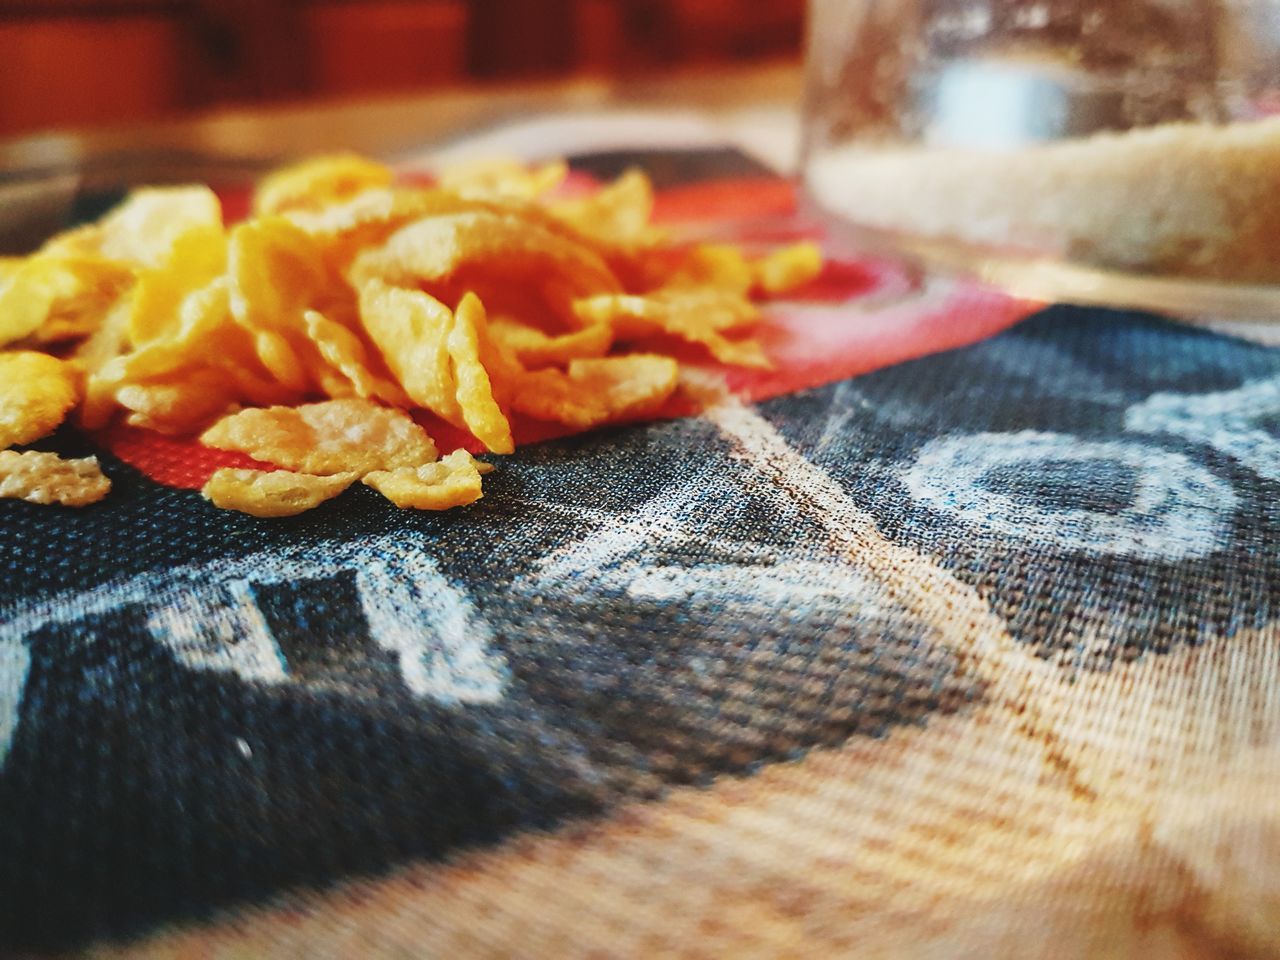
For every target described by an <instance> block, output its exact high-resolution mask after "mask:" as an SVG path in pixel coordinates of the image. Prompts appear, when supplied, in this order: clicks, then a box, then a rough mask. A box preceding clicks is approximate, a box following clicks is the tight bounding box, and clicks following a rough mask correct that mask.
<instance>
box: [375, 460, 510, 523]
mask: <svg viewBox="0 0 1280 960" xmlns="http://www.w3.org/2000/svg"><path fill="white" fill-rule="evenodd" d="M487 466H488V464H481V463H480V462H479V461H477V460H476V459H475V458H474V457H472V456H471V454H469V453H468V452H467V451H466V450H455V451H453V453H451V454H449V455H448V456H447V457H445V458H444V459H443V460H439V461H437V462H436V463H424V464H422V465H421V466H418V467H401V468H400V469H398V470H379V471H375V472H374V473H370V474H367V475H366V476H365V478H364V483H366V484H367V485H369V486H371V487H373V489H375V490H377V491H378V492H379V493H380V494H382V495H383V496H384V497H386V498H387V499H388V500H390V501H391V502H392V503H394V504H395V505H396V506H397V507H401V508H403V509H413V510H448V509H449V508H450V507H461V506H466V505H467V504H468V503H475V502H476V501H477V500H479V499H480V498H481V497H482V496H483V493H481V490H480V474H481V472H482V471H481V468H482V467H487ZM484 472H488V471H487V470H485V471H484Z"/></svg>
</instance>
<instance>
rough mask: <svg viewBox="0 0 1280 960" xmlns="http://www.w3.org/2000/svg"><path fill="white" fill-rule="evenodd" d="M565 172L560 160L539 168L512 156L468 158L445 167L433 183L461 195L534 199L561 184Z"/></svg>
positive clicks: (496, 198) (500, 198) (567, 169)
mask: <svg viewBox="0 0 1280 960" xmlns="http://www.w3.org/2000/svg"><path fill="white" fill-rule="evenodd" d="M568 173H569V167H568V165H566V164H565V162H564V161H563V160H555V161H552V162H551V163H544V164H542V165H541V166H538V167H530V166H528V165H527V164H524V163H522V162H521V161H519V160H511V159H492V160H471V161H467V162H464V163H457V164H451V165H449V166H446V167H444V168H443V169H441V170H440V171H439V173H438V174H437V176H436V182H437V183H438V184H439V185H440V187H442V188H443V189H445V190H449V191H451V192H453V193H456V194H458V195H459V196H461V197H467V198H481V199H492V200H499V201H501V200H536V199H537V198H539V197H541V196H543V195H544V194H547V193H550V192H551V191H553V190H555V189H556V188H558V187H559V186H560V185H561V184H562V183H564V179H565V177H566V176H567V175H568Z"/></svg>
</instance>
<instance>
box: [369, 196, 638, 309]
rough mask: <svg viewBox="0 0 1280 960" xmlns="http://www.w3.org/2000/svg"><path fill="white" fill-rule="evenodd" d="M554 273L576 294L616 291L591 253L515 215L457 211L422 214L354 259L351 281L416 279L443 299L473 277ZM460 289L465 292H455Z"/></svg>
mask: <svg viewBox="0 0 1280 960" xmlns="http://www.w3.org/2000/svg"><path fill="white" fill-rule="evenodd" d="M552 277H556V278H559V279H561V280H563V281H564V282H565V283H567V284H569V285H570V286H571V288H572V289H573V290H574V291H576V293H577V295H579V296H586V295H589V294H593V293H605V292H613V291H617V290H619V289H620V286H619V284H618V280H617V278H616V277H615V276H614V275H613V273H612V271H610V269H609V267H608V266H607V265H606V264H605V262H604V260H602V259H601V258H600V256H599V254H597V253H596V252H594V251H593V250H591V249H589V248H588V247H586V246H583V245H582V244H579V243H575V242H573V241H572V240H569V239H567V238H566V237H564V236H561V235H559V234H556V233H553V232H551V231H550V230H546V229H544V228H542V227H539V226H535V225H533V224H531V223H527V222H525V221H523V220H521V219H520V218H518V217H515V216H509V215H501V214H493V213H460V214H453V215H449V216H439V217H428V218H425V219H422V220H419V221H417V222H416V223H411V224H409V225H408V226H406V227H403V228H401V229H400V230H398V231H397V232H396V233H394V234H392V236H391V238H390V239H389V240H388V241H387V242H386V244H385V245H383V246H382V247H380V248H377V249H374V250H370V251H368V252H367V253H364V254H361V255H360V256H359V257H357V258H356V260H355V262H354V263H353V264H352V268H351V279H352V280H353V282H354V283H355V284H356V286H357V287H359V286H362V285H363V283H364V282H365V281H367V280H368V279H371V278H376V279H380V280H384V281H386V282H387V283H389V284H391V285H392V286H401V287H410V286H419V285H422V286H424V287H426V288H427V289H428V291H429V292H433V293H437V295H438V296H443V297H444V298H446V299H449V298H448V296H447V294H448V292H449V290H448V289H445V287H444V285H450V284H451V282H452V287H453V288H454V289H456V288H457V286H458V284H461V285H462V286H464V287H465V286H468V285H469V284H473V283H474V281H475V280H477V279H481V278H483V279H487V280H489V281H490V283H491V285H493V286H497V287H506V288H510V287H512V286H514V285H515V284H518V283H521V282H524V283H542V282H544V281H546V280H547V279H548V278H552ZM457 292H459V293H462V292H465V290H458V291H457Z"/></svg>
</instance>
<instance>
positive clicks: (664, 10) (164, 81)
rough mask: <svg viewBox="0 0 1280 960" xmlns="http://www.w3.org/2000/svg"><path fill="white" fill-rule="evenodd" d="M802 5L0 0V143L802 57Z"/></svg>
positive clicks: (672, 0) (752, 1) (661, 0)
mask: <svg viewBox="0 0 1280 960" xmlns="http://www.w3.org/2000/svg"><path fill="white" fill-rule="evenodd" d="M803 17H804V0H0V136H15V135H19V134H22V133H26V132H32V131H36V130H43V129H50V128H59V127H63V128H65V127H87V126H100V125H110V124H121V123H129V122H134V121H140V120H147V119H155V118H159V117H170V116H174V115H181V114H183V113H187V112H191V111H196V110H203V109H208V108H210V107H215V106H220V105H226V104H234V105H245V104H252V103H262V102H282V101H305V100H316V99H321V98H338V97H341V98H358V97H361V96H369V95H375V94H392V93H404V92H411V91H425V90H430V89H431V88H433V87H442V86H457V85H460V84H465V83H469V82H472V81H479V80H485V81H489V80H507V81H512V80H519V79H520V78H533V77H541V78H546V77H555V76H569V75H575V74H594V75H620V74H632V73H644V72H652V71H655V70H661V69H665V68H670V67H673V66H685V65H694V64H716V63H731V62H739V63H740V62H743V61H754V60H765V59H777V58H798V57H799V55H800V45H801V34H802V23H803Z"/></svg>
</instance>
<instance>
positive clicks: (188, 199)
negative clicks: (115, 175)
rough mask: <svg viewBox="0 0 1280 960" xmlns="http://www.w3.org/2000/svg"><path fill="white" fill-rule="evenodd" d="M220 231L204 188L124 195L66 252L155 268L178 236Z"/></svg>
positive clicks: (214, 204)
mask: <svg viewBox="0 0 1280 960" xmlns="http://www.w3.org/2000/svg"><path fill="white" fill-rule="evenodd" d="M221 226H222V206H221V204H219V202H218V198H217V196H216V195H215V194H214V192H213V191H212V190H210V189H209V188H208V187H201V186H190V187H154V188H148V189H143V190H135V191H134V192H133V193H131V194H129V197H128V199H126V200H125V201H124V203H122V204H121V205H120V206H118V207H116V209H115V210H113V211H111V212H110V213H109V214H107V216H106V217H105V218H104V219H103V220H102V221H101V222H100V223H98V224H97V225H95V226H94V227H90V228H89V229H88V231H86V232H84V233H79V234H78V236H79V237H80V240H79V241H78V242H76V243H75V244H72V245H71V248H72V249H73V250H75V249H79V250H80V251H82V252H92V253H96V254H99V255H100V256H103V257H106V258H107V259H108V260H117V261H120V262H121V263H126V264H130V265H133V266H137V267H150V268H155V267H159V266H161V265H162V264H163V263H164V262H165V261H166V260H167V259H168V258H169V256H170V254H171V253H172V251H173V247H174V244H175V243H177V241H178V238H179V237H181V236H183V235H184V234H186V233H188V232H189V231H191V230H200V229H218V228H221ZM45 249H46V251H49V250H50V249H54V250H56V249H58V248H57V247H53V248H50V247H46V248H45Z"/></svg>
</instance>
